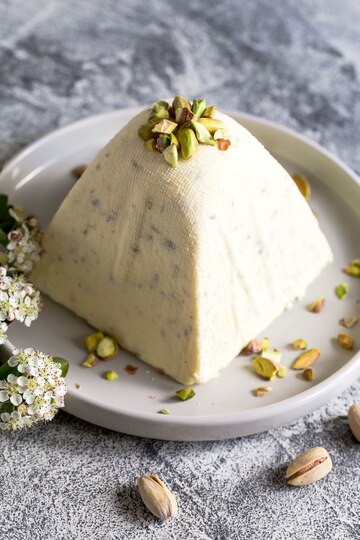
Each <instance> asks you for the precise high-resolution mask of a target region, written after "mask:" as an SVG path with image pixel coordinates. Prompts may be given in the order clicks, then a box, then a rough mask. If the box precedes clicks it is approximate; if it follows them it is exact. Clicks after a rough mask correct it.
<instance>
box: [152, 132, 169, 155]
mask: <svg viewBox="0 0 360 540" xmlns="http://www.w3.org/2000/svg"><path fill="white" fill-rule="evenodd" d="M168 146H170V135H168V134H167V133H162V134H161V135H159V136H158V137H157V138H156V141H155V150H157V151H158V152H161V153H162V152H164V150H165V149H166V148H167V147H168Z"/></svg>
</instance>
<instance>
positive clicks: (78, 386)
mask: <svg viewBox="0 0 360 540" xmlns="http://www.w3.org/2000/svg"><path fill="white" fill-rule="evenodd" d="M75 388H76V389H77V390H79V388H80V384H79V383H78V382H77V383H75Z"/></svg>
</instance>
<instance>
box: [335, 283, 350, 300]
mask: <svg viewBox="0 0 360 540" xmlns="http://www.w3.org/2000/svg"><path fill="white" fill-rule="evenodd" d="M335 292H336V296H337V297H338V298H339V299H340V300H344V298H346V297H347V295H348V294H349V285H348V283H340V284H339V285H338V286H337V287H336V289H335Z"/></svg>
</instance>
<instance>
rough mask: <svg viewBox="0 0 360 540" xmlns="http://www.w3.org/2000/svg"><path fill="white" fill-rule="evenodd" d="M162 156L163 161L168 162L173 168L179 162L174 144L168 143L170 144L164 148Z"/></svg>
mask: <svg viewBox="0 0 360 540" xmlns="http://www.w3.org/2000/svg"><path fill="white" fill-rule="evenodd" d="M163 156H164V158H165V161H166V162H167V163H169V165H171V167H173V168H174V169H175V167H177V165H178V162H179V155H178V150H177V148H176V145H175V144H170V146H168V147H167V148H165V150H164V152H163Z"/></svg>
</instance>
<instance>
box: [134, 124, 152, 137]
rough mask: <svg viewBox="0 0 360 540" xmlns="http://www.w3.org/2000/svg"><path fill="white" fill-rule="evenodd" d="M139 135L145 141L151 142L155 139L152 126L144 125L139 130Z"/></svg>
mask: <svg viewBox="0 0 360 540" xmlns="http://www.w3.org/2000/svg"><path fill="white" fill-rule="evenodd" d="M138 135H139V137H140V139H142V140H143V141H149V140H150V139H153V138H154V137H155V134H154V133H153V131H152V125H151V124H143V125H142V126H140V127H139V129H138Z"/></svg>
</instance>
